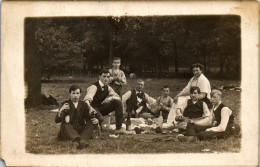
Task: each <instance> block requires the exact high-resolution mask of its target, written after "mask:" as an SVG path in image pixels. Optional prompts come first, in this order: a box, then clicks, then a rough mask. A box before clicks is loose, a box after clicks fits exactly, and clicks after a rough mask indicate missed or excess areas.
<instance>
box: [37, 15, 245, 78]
mask: <svg viewBox="0 0 260 167" xmlns="http://www.w3.org/2000/svg"><path fill="white" fill-rule="evenodd" d="M240 31H241V30H240V17H238V16H149V17H87V18H44V19H38V21H37V25H36V32H35V38H36V41H37V47H38V51H39V54H40V55H41V57H42V62H43V64H44V66H45V67H48V68H53V69H58V70H69V71H70V70H88V71H95V70H97V69H100V68H105V67H108V66H110V63H109V62H110V61H111V57H112V56H118V57H121V59H122V68H123V69H124V70H125V71H126V72H129V73H130V72H136V73H143V74H144V73H146V74H147V73H151V74H156V76H158V75H160V74H163V73H167V74H170V73H182V72H183V70H182V69H184V68H188V67H189V66H190V65H191V64H193V63H195V62H200V63H202V64H204V65H205V67H206V72H208V73H210V72H211V73H220V74H221V75H224V74H226V73H228V74H229V75H230V76H235V77H237V78H239V76H240V68H241V65H240V61H241V34H240ZM172 69H173V70H172ZM216 69H217V70H216Z"/></svg>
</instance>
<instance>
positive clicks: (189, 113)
mask: <svg viewBox="0 0 260 167" xmlns="http://www.w3.org/2000/svg"><path fill="white" fill-rule="evenodd" d="M187 103H188V104H187V107H186V109H185V110H184V113H183V116H184V117H188V118H199V117H202V115H203V101H201V100H198V101H197V102H196V103H195V104H193V103H192V100H191V99H189V100H188V102H187Z"/></svg>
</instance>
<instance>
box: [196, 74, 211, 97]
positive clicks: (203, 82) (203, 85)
mask: <svg viewBox="0 0 260 167" xmlns="http://www.w3.org/2000/svg"><path fill="white" fill-rule="evenodd" d="M202 75H203V74H202ZM197 86H198V87H199V88H200V92H203V93H207V96H209V94H210V92H211V90H210V89H211V88H210V84H209V81H208V79H207V78H206V77H205V76H204V75H203V76H202V77H201V78H199V81H198V85H197Z"/></svg>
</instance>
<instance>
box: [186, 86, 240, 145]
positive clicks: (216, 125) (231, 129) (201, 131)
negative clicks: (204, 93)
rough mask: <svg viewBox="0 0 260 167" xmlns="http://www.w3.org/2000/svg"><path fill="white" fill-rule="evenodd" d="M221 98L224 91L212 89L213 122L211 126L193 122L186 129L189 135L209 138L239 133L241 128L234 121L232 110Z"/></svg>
mask: <svg viewBox="0 0 260 167" xmlns="http://www.w3.org/2000/svg"><path fill="white" fill-rule="evenodd" d="M221 98H222V93H221V92H220V91H219V90H212V91H211V103H212V105H213V108H212V118H213V124H212V125H210V126H199V125H196V124H194V123H192V122H191V123H190V124H188V126H187V129H186V135H187V136H190V137H193V138H194V137H195V138H196V137H197V138H199V139H200V140H208V139H213V138H226V137H229V136H230V135H233V134H237V133H239V131H240V128H239V126H238V125H236V124H235V123H234V116H233V114H232V110H231V109H230V108H228V107H226V106H225V105H224V104H223V103H222V102H221Z"/></svg>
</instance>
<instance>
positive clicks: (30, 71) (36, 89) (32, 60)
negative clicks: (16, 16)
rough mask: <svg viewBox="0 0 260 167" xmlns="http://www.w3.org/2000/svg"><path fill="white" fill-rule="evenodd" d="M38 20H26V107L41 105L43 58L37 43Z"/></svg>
mask: <svg viewBox="0 0 260 167" xmlns="http://www.w3.org/2000/svg"><path fill="white" fill-rule="evenodd" d="M35 27H36V20H26V30H25V68H26V69H27V76H26V78H27V81H28V97H27V101H26V103H27V104H26V107H38V106H39V105H40V104H41V58H40V55H39V53H38V51H37V46H36V41H35V35H34V34H35Z"/></svg>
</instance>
